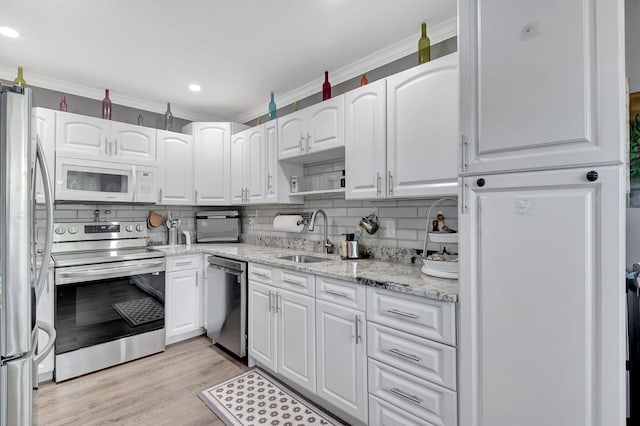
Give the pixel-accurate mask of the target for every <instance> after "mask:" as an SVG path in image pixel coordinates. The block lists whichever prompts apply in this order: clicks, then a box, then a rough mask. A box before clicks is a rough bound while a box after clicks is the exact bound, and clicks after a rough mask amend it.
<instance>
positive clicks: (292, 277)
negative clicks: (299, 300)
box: [277, 269, 315, 297]
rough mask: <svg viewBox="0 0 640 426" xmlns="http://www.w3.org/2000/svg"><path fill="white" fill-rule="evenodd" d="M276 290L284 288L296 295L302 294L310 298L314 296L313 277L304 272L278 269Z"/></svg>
mask: <svg viewBox="0 0 640 426" xmlns="http://www.w3.org/2000/svg"><path fill="white" fill-rule="evenodd" d="M277 273H278V281H277V282H278V284H277V286H278V288H286V289H287V290H291V291H294V292H296V293H302V294H306V295H309V296H311V297H314V296H315V285H314V283H315V277H314V276H313V275H311V274H305V273H304V272H295V271H289V270H286V269H278V270H277Z"/></svg>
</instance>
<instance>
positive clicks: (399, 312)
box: [387, 309, 420, 319]
mask: <svg viewBox="0 0 640 426" xmlns="http://www.w3.org/2000/svg"><path fill="white" fill-rule="evenodd" d="M387 312H389V313H390V314H396V315H400V316H402V317H407V318H412V319H418V318H420V317H419V316H418V315H416V314H410V313H408V312H402V311H399V310H397V309H387Z"/></svg>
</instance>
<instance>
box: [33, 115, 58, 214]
mask: <svg viewBox="0 0 640 426" xmlns="http://www.w3.org/2000/svg"><path fill="white" fill-rule="evenodd" d="M32 117H34V119H35V123H36V135H37V138H38V140H39V141H40V144H41V145H42V149H43V150H44V160H45V162H46V163H47V168H48V170H49V177H50V178H51V182H52V183H53V179H54V172H55V166H56V161H55V149H56V148H55V144H56V112H55V111H54V110H52V109H46V108H33V111H32ZM51 195H53V187H52V188H51ZM35 198H36V203H38V204H44V201H45V200H44V183H43V181H42V175H41V174H40V168H39V167H36V197H35Z"/></svg>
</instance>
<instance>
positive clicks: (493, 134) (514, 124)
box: [458, 0, 626, 174]
mask: <svg viewBox="0 0 640 426" xmlns="http://www.w3.org/2000/svg"><path fill="white" fill-rule="evenodd" d="M458 13H459V21H458V22H459V38H458V43H459V51H460V68H461V73H460V99H461V108H460V119H461V123H460V124H461V125H460V128H461V133H462V134H461V139H462V141H463V142H464V145H463V146H464V149H463V150H462V166H461V172H462V173H466V174H478V173H491V172H497V171H508V170H525V169H542V168H553V167H565V166H572V165H587V164H594V163H621V162H622V161H623V158H624V150H623V146H624V145H623V143H622V141H623V139H624V138H625V123H624V122H623V121H624V120H623V119H622V118H623V117H625V116H626V112H625V99H624V94H625V86H624V48H623V47H622V46H624V21H623V20H624V2H623V1H622V0H566V1H562V2H545V3H543V4H541V3H539V2H529V1H524V0H514V1H497V0H462V1H461V2H460V5H459V7H458ZM496 28H500V31H496Z"/></svg>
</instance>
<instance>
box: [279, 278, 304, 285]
mask: <svg viewBox="0 0 640 426" xmlns="http://www.w3.org/2000/svg"><path fill="white" fill-rule="evenodd" d="M282 282H283V283H287V284H295V285H297V286H300V287H306V286H305V285H304V284H301V283H299V282H298V281H294V280H287V279H283V280H282Z"/></svg>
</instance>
